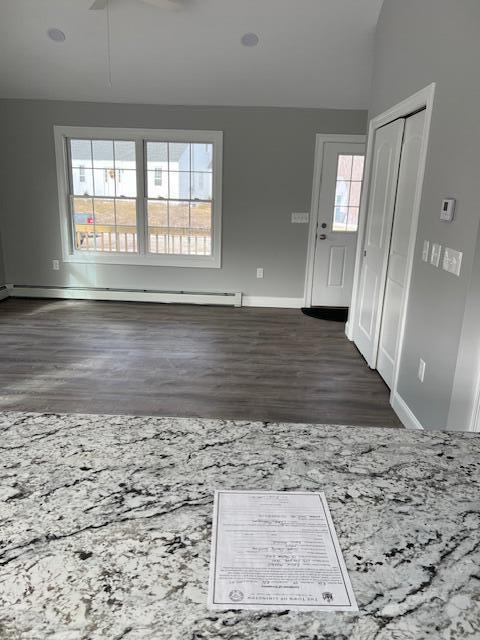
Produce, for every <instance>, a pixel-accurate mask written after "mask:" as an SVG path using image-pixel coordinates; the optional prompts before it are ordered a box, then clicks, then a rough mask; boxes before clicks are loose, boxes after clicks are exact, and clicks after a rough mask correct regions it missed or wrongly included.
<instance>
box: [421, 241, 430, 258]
mask: <svg viewBox="0 0 480 640" xmlns="http://www.w3.org/2000/svg"><path fill="white" fill-rule="evenodd" d="M429 253H430V242H429V241H428V240H424V241H423V251H422V260H423V261H424V262H428V254H429Z"/></svg>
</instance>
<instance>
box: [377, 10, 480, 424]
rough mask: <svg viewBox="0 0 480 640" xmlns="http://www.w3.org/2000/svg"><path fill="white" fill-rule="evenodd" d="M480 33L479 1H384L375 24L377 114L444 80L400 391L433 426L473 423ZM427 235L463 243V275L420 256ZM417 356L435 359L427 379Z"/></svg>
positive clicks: (455, 245)
mask: <svg viewBox="0 0 480 640" xmlns="http://www.w3.org/2000/svg"><path fill="white" fill-rule="evenodd" d="M479 32H480V3H479V2H478V0H455V1H454V2H453V1H452V0H401V1H399V0H385V3H384V5H383V9H382V12H381V15H380V20H379V24H378V31H377V43H376V57H375V70H374V79H373V89H372V92H373V93H372V102H371V115H376V114H378V113H380V112H382V111H384V110H385V109H387V108H388V107H390V106H392V105H394V104H395V103H397V102H399V101H400V100H402V99H404V98H406V97H407V96H409V95H411V94H412V93H414V92H415V91H417V90H418V89H421V88H422V87H425V86H426V85H428V84H430V83H431V82H436V83H437V94H436V102H435V106H434V112H433V121H432V131H431V143H430V149H429V156H428V164H427V171H426V177H425V183H424V192H423V198H422V205H421V213H420V221H419V229H418V237H417V246H416V255H415V262H414V269H413V280H412V289H411V295H410V299H409V304H408V312H407V325H406V333H407V335H406V342H405V349H404V352H403V354H402V360H401V371H400V377H399V392H400V395H401V396H402V397H403V399H404V400H405V401H406V403H407V404H408V405H409V407H410V408H411V410H412V411H413V412H414V414H415V415H416V416H417V418H418V419H419V420H420V422H422V423H423V424H424V425H425V426H427V427H431V428H441V427H445V426H447V425H448V426H450V427H454V428H464V427H465V426H466V425H467V423H468V412H469V411H471V406H470V408H469V403H470V405H471V396H472V393H473V386H474V382H475V376H476V369H477V367H478V362H479V358H478V354H479V352H478V350H477V351H476V352H475V353H474V354H473V357H470V359H469V360H468V358H467V355H468V354H472V349H473V348H474V347H475V348H477V343H478V340H477V342H475V340H476V338H478V333H479V329H478V327H479V325H480V322H479V316H478V315H477V319H476V322H477V328H476V330H473V329H472V318H473V315H472V314H474V313H475V310H476V311H477V312H478V310H479V309H478V307H479V305H478V304H477V305H475V303H474V300H471V297H472V296H478V291H476V289H478V287H475V280H474V279H472V266H473V264H474V258H475V250H476V244H477V232H478V224H479V216H480V205H479V200H480V198H479V149H480V64H479V61H480V46H479V36H478V34H479ZM446 196H453V197H456V198H458V206H457V214H456V218H455V221H454V222H453V224H446V223H442V222H441V221H440V220H439V211H440V206H441V200H442V198H443V197H446ZM424 239H427V240H430V241H431V242H439V243H440V244H441V245H442V246H443V247H445V246H448V247H452V248H454V249H457V250H460V251H463V252H464V256H463V259H464V262H463V267H462V274H461V277H460V278H457V277H455V276H453V275H451V274H448V273H446V272H445V271H443V270H441V269H435V268H433V267H431V266H430V265H426V264H424V263H422V262H421V245H422V244H423V240H424ZM477 263H478V261H477ZM479 266H480V265H479ZM477 268H478V267H477ZM479 271H480V268H479ZM476 277H477V278H478V275H477V276H476ZM462 354H463V355H462ZM419 357H422V358H423V359H424V360H425V361H426V365H427V367H426V374H425V381H424V383H423V385H422V384H420V383H419V382H418V381H417V369H418V360H419ZM466 379H468V380H470V383H471V384H470V388H469V389H467V388H466V387H465V385H464V382H465V380H466ZM466 396H468V399H467V397H466ZM454 407H456V409H455V411H454ZM449 414H450V419H449Z"/></svg>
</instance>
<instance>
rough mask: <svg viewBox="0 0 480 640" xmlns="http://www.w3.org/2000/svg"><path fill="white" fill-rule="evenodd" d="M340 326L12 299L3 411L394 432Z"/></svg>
mask: <svg viewBox="0 0 480 640" xmlns="http://www.w3.org/2000/svg"><path fill="white" fill-rule="evenodd" d="M388 397H389V392H388V389H387V387H386V386H385V384H384V383H383V381H382V379H381V378H380V376H379V375H378V374H377V373H376V372H374V371H371V370H370V369H369V368H368V367H367V365H366V363H365V362H364V360H363V359H362V358H361V356H360V355H359V353H358V352H357V350H356V349H355V347H354V346H353V345H352V344H351V343H350V342H348V340H347V339H346V338H345V335H344V325H343V324H340V323H335V322H328V321H324V320H317V319H315V318H309V317H306V316H304V315H303V314H302V313H301V312H300V311H297V310H291V309H282V310H280V309H252V308H242V309H233V308H219V307H198V306H177V305H175V306H174V305H160V304H137V303H116V302H83V301H63V300H62V301H52V300H50V301H47V300H20V299H15V300H14V299H9V300H6V301H4V302H2V303H0V409H2V410H32V411H49V412H50V411H51V412H86V413H112V414H124V413H127V414H137V415H147V414H152V415H171V416H196V417H215V418H240V419H248V420H272V421H289V422H317V423H331V424H342V423H343V424H356V425H383V426H400V423H399V421H398V419H397V418H396V416H395V414H394V413H393V411H392V409H391V408H390V405H389V401H388Z"/></svg>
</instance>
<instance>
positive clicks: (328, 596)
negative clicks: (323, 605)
mask: <svg viewBox="0 0 480 640" xmlns="http://www.w3.org/2000/svg"><path fill="white" fill-rule="evenodd" d="M322 598H323V599H324V600H325V602H332V600H333V593H330V591H324V592H323V593H322Z"/></svg>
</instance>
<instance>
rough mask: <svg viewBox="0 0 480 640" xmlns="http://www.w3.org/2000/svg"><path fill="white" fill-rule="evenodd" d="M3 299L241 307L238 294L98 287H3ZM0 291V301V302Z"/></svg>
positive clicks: (240, 296)
mask: <svg viewBox="0 0 480 640" xmlns="http://www.w3.org/2000/svg"><path fill="white" fill-rule="evenodd" d="M4 288H5V292H6V293H5V296H4V297H9V296H10V297H12V298H61V299H71V300H117V301H122V302H162V303H177V304H203V305H222V306H233V307H241V306H242V294H241V293H239V292H224V293H216V292H199V291H163V290H155V289H112V288H102V287H40V286H26V285H7V287H4ZM1 293H2V292H1V288H0V299H1Z"/></svg>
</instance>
